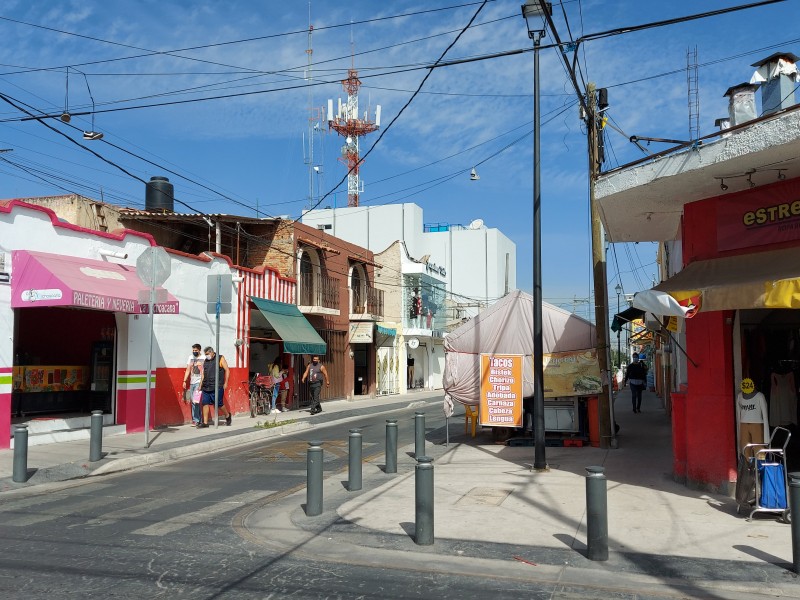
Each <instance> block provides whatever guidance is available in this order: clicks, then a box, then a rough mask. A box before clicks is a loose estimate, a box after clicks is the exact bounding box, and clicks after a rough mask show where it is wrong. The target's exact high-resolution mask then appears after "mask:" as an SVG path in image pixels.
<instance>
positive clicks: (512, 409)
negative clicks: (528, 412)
mask: <svg viewBox="0 0 800 600" xmlns="http://www.w3.org/2000/svg"><path fill="white" fill-rule="evenodd" d="M522 359H523V357H522V355H519V354H481V404H480V420H481V425H482V426H484V427H522Z"/></svg>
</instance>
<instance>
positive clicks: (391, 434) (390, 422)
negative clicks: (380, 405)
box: [386, 419, 397, 473]
mask: <svg viewBox="0 0 800 600" xmlns="http://www.w3.org/2000/svg"><path fill="white" fill-rule="evenodd" d="M386 472H387V473H397V419H386Z"/></svg>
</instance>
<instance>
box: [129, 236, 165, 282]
mask: <svg viewBox="0 0 800 600" xmlns="http://www.w3.org/2000/svg"><path fill="white" fill-rule="evenodd" d="M171 271H172V266H171V264H170V261H169V254H167V251H166V250H164V248H162V247H161V246H152V247H150V248H148V249H147V250H145V251H144V252H142V253H141V254H140V255H139V258H137V259H136V274H137V275H138V276H139V279H141V280H142V283H144V284H145V285H147V286H148V287H158V286H160V285H163V283H164V282H165V281H166V280H167V278H168V277H169V275H170V272H171Z"/></svg>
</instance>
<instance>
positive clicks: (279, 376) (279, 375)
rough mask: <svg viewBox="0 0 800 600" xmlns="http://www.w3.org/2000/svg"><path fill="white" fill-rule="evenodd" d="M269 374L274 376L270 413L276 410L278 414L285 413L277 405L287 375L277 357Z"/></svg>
mask: <svg viewBox="0 0 800 600" xmlns="http://www.w3.org/2000/svg"><path fill="white" fill-rule="evenodd" d="M269 374H270V375H271V376H272V404H271V410H270V412H274V411H276V410H277V411H278V412H283V411H282V410H280V409H279V408H277V407H276V406H275V403H276V402H277V401H278V394H279V393H280V389H281V383H282V382H283V378H284V376H285V375H286V372H285V371H284V370H283V369H282V368H281V365H280V362H278V357H275V360H274V361H272V364H271V365H270V367H269Z"/></svg>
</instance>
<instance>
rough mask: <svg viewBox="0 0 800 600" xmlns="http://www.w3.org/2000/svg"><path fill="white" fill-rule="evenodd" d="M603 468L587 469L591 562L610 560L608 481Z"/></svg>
mask: <svg viewBox="0 0 800 600" xmlns="http://www.w3.org/2000/svg"><path fill="white" fill-rule="evenodd" d="M603 471H604V469H603V467H586V472H587V473H588V474H587V475H586V546H587V548H588V549H587V558H588V559H589V560H608V497H607V496H608V493H607V492H608V480H607V479H606V476H605V475H604V474H603Z"/></svg>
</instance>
